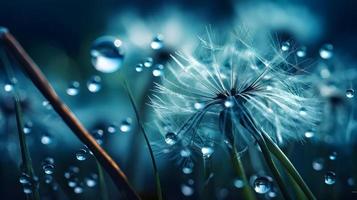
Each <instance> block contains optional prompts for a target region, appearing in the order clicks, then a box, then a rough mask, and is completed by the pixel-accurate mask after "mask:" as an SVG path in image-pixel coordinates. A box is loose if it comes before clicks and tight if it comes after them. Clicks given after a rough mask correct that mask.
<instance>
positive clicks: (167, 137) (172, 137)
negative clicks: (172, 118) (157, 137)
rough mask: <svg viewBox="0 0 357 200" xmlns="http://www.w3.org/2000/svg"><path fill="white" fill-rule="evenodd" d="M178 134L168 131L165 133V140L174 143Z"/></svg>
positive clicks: (170, 143) (167, 142) (169, 143)
mask: <svg viewBox="0 0 357 200" xmlns="http://www.w3.org/2000/svg"><path fill="white" fill-rule="evenodd" d="M177 140H178V138H177V135H176V134H175V133H173V132H167V133H166V135H165V142H166V144H168V145H174V144H175V143H176V142H177Z"/></svg>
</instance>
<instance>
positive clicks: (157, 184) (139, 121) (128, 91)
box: [123, 79, 162, 200]
mask: <svg viewBox="0 0 357 200" xmlns="http://www.w3.org/2000/svg"><path fill="white" fill-rule="evenodd" d="M123 80H124V88H125V90H126V92H127V93H128V96H129V99H130V103H131V105H132V107H133V109H134V112H135V116H136V120H137V122H138V126H139V127H140V130H141V132H142V133H143V135H144V139H145V143H146V145H147V147H148V149H149V153H150V158H151V162H152V167H153V171H154V176H155V181H156V192H157V197H158V200H162V189H161V183H160V176H159V171H158V169H157V165H156V161H155V157H154V152H153V150H152V148H151V145H150V141H149V138H148V136H147V134H146V131H145V129H144V126H143V124H142V122H141V118H140V115H139V112H138V110H137V107H136V104H135V101H134V97H133V95H132V93H131V91H130V88H129V87H128V83H127V82H126V80H125V79H123Z"/></svg>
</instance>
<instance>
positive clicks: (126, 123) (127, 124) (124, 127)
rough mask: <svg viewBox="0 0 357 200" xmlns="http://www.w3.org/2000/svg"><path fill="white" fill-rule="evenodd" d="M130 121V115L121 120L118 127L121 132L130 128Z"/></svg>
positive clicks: (125, 131)
mask: <svg viewBox="0 0 357 200" xmlns="http://www.w3.org/2000/svg"><path fill="white" fill-rule="evenodd" d="M131 122H132V120H131V118H130V117H128V118H126V119H125V120H123V121H122V122H121V124H120V127H119V129H120V131H121V132H123V133H127V132H129V131H130V130H131Z"/></svg>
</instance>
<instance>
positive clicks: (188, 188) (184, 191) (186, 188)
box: [181, 184, 194, 196]
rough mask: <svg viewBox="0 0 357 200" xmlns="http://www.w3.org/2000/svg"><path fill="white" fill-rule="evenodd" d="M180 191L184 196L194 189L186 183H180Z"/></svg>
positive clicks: (189, 194)
mask: <svg viewBox="0 0 357 200" xmlns="http://www.w3.org/2000/svg"><path fill="white" fill-rule="evenodd" d="M181 192H182V194H183V195H185V196H191V195H193V193H194V190H193V188H192V187H191V186H188V185H186V184H182V185H181Z"/></svg>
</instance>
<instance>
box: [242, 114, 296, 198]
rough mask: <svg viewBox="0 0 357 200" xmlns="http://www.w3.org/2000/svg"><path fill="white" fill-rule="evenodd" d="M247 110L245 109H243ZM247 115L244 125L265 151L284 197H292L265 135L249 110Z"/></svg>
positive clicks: (265, 158) (267, 161) (269, 165)
mask: <svg viewBox="0 0 357 200" xmlns="http://www.w3.org/2000/svg"><path fill="white" fill-rule="evenodd" d="M243 111H245V110H243ZM245 112H246V113H245V115H244V116H245V117H246V118H244V119H243V122H244V125H245V126H246V128H248V130H249V131H250V132H251V134H252V136H253V137H254V138H255V140H256V141H257V143H258V145H259V147H260V150H261V151H262V153H263V157H264V160H265V162H266V163H267V165H268V167H269V169H270V171H271V172H272V174H273V176H274V178H275V181H276V183H277V185H278V187H279V189H280V191H281V194H282V195H283V197H284V199H291V198H290V195H289V192H288V190H287V188H286V187H285V184H284V181H283V177H282V175H281V174H280V172H279V170H278V168H277V167H276V165H275V163H274V161H273V158H272V156H271V152H270V151H269V148H268V146H267V144H266V142H265V139H264V137H263V135H262V134H261V131H259V129H258V128H257V127H256V124H255V122H254V120H253V119H252V118H251V117H250V115H249V114H248V112H247V111H245Z"/></svg>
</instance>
